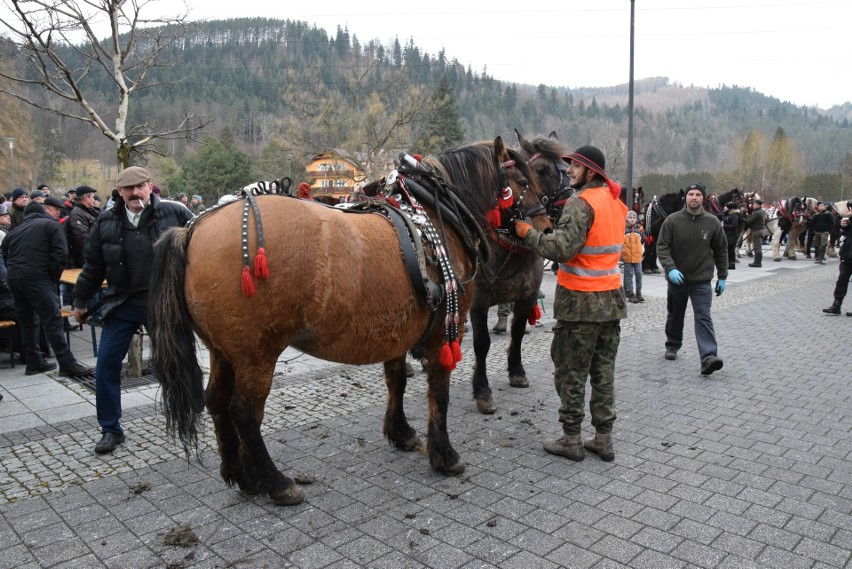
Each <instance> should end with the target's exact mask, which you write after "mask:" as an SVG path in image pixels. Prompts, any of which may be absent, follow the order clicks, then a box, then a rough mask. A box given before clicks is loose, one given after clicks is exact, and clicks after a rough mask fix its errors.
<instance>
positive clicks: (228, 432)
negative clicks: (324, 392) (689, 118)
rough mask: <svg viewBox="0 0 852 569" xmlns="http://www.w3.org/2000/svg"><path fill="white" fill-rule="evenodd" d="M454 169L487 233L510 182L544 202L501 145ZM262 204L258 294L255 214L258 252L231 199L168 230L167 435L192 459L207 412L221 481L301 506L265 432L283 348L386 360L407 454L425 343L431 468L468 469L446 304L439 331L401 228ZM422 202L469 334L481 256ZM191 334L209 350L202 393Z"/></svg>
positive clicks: (160, 319)
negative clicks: (246, 268)
mask: <svg viewBox="0 0 852 569" xmlns="http://www.w3.org/2000/svg"><path fill="white" fill-rule="evenodd" d="M454 160H455V161H456V162H457V164H456V166H455V167H454V168H452V169H451V170H452V172H453V175H454V176H455V177H454V178H452V179H448V180H446V181H447V182H448V183H450V184H455V185H457V186H461V185H464V186H465V190H464V191H458V193H457V195H458V197H459V199H460V201H461V202H463V204H464V206H465V207H466V208H467V210H468V211H469V212H470V216H471V217H472V218H474V219H476V222H477V223H478V224H479V228H483V227H485V226H486V223H487V222H486V219H488V215H489V212H490V211H492V210H493V209H494V208H495V207H496V205H497V203H498V200H499V199H501V193H502V190H501V188H504V187H507V181H508V187H509V188H510V191H511V194H512V196H513V198H514V199H515V200H518V201H520V198H521V197H522V196H523V197H524V202H523V203H525V204H527V203H528V202H529V201H532V200H534V199H535V197H534V196H533V194H532V193H531V192H529V190H528V189H527V188H526V187H523V186H521V185H520V184H518V183H517V182H516V181H515V176H514V175H513V174H512V171H513V170H515V169H514V168H506V167H503V164H504V163H505V162H507V161H508V160H509V153H508V151H507V149H506V148H504V147H503V143H502V140H501V139H499V138H498V139H497V140H496V141H495V142H494V144H493V145H488V148H486V147H483V145H479V146H471V147H468V148H467V149H459V150H457V151H456V153H455V154H454ZM438 162H440V163H443V162H442V160H441V159H438ZM448 171H450V169H448ZM392 174H394V173H392ZM388 179H389V182H388V183H390V179H391V176H389V178H388ZM412 179H413V178H412ZM395 183H400V184H401V183H402V182H399V181H398V180H397V181H396V182H395ZM394 191H396V190H394ZM254 199H255V201H256V204H257V206H258V209H259V215H260V216H261V218H262V221H263V222H264V223H263V224H262V228H263V237H264V240H265V243H266V247H265V248H264V249H265V258H266V260H267V263H268V277H267V278H266V279H265V280H260V279H258V280H257V281H256V296H254V297H252V298H247V297H246V295H245V294H244V292H243V290H242V288H241V279H240V267H241V265H242V264H244V263H246V262H247V260H248V258H249V257H245V256H244V253H243V247H242V243H241V238H242V236H241V228H242V223H243V218H244V217H245V218H246V221H245V223H246V225H247V228H248V231H247V232H246V234H247V248H248V251H249V252H251V253H252V255H253V254H254V252H255V251H257V250H258V235H257V224H256V222H255V223H254V224H252V223H251V221H252V219H251V218H250V216H248V214H247V213H246V214H243V213H242V212H241V208H239V207H237V206H236V205H234V204H233V203H230V204H227V205H225V206H222V207H221V208H218V209H215V210H213V211H211V212H210V213H207V214H205V215H203V216H201V217H200V218H198V219H197V222H196V223H195V225H194V226H193V227H192V229H191V230H190V229H187V228H176V229H172V230H169V231H168V232H167V233H165V234H164V235H163V236H162V238H161V239H160V240H159V241H158V242H157V243H156V245H155V259H156V263H155V266H153V267H152V275H153V278H152V282H151V287H152V290H156V291H158V292H157V295H155V296H156V301H155V302H152V304H151V306H150V307H149V315H148V318H149V325H150V331H151V339H152V366H153V368H154V370H155V373H156V375H157V377H158V378H159V380H160V383H161V385H162V388H163V403H164V411H165V415H166V427H167V430H168V431H169V432H170V433H172V434H177V436H178V437H179V438H180V439H181V442H182V443H183V446H184V449H185V450H186V451H187V453H189V452H190V450H191V449H192V448H197V442H198V441H197V437H198V429H199V427H200V421H201V417H200V416H201V413H203V411H204V406H205V405H206V407H207V410H208V411H209V413H210V416H211V417H212V419H213V424H214V427H215V432H216V438H217V443H218V448H219V455H220V458H221V466H220V473H221V476H222V478H223V479H224V480H225V482H227V483H228V484H237V485H238V486H239V488H240V489H242V490H243V491H245V492H247V493H267V494H269V496H270V497H271V499H272V500H273V501H274V502H275V503H277V504H282V505H289V504H298V503H301V502H302V501H303V499H304V492H303V491H302V489H301V488H299V487H298V485H297V484H296V483H295V481H294V480H293V479H292V478H290V477H287V476H285V475H284V474H282V473H281V472H280V471H279V470H278V469H277V468H276V466H275V464H274V463H273V461H272V458H271V457H270V455H269V453H268V451H267V448H266V445H265V443H264V440H263V437H262V435H261V430H260V427H261V422H262V421H263V416H264V406H265V402H266V398H267V397H268V395H269V392H270V388H271V385H272V378H273V372H274V370H275V365H276V362H277V360H278V357H279V355H280V354H281V352H282V351H283V350H284V349H285V348H286V347H287V346H293V347H295V348H297V349H299V350H301V351H303V352H305V353H308V354H311V355H313V356H315V357H318V358H322V359H326V360H331V361H336V362H341V363H346V364H356V365H361V364H372V363H378V362H383V363H384V372H385V382H386V384H387V389H388V402H387V410H386V413H385V419H384V434H385V436H386V437H387V438H388V440H389V441H390V442H391V443H392V444H393V445H394V446H395V447H396V448H398V449H401V450H406V451H411V450H414V449H416V448H418V447H419V445H420V439H419V438H418V436H417V434H416V432H415V431H414V429H412V428H411V426H410V425H409V423H408V420H407V419H406V416H405V411H404V409H403V395H404V392H405V387H406V381H407V380H406V376H405V355H406V352H407V351H409V350H411V349H412V348H413V347H419V348H420V352H421V356H422V361H423V365H424V369H425V370H426V371H427V373H428V379H427V382H428V400H429V404H428V426H427V441H428V442H427V449H426V450H427V453H428V456H429V461H430V463H431V466H432V468H434V469H435V470H436V471H438V472H442V473H447V474H458V473H461V472H462V471H464V468H465V463H464V462H463V461H462V460H461V458H460V457H459V455H458V454H457V453H456V451H455V449H453V446H452V444H451V443H450V440H449V436H448V433H447V405H448V400H449V381H450V369H449V367H448V366H446V365H445V364H444V362H442V357H443V354H442V348H446V345H447V328H445V326H444V321H445V308H446V304H447V302H446V300H443V301H442V302H441V305H440V306H438V308H437V315H438V318H437V324H435V322H432V323H431V324H430V321H431V320H432V319H433V317H434V315H435V314H436V312H433V311H430V310H429V309H428V308H427V307H425V306H424V304H425V303H422V302H421V298H420V297H419V295H418V294H417V293H416V292H415V288H414V287H413V285H412V280H411V278H410V276H409V272H408V271H407V270H406V266H405V263H404V262H403V261H402V255H401V254H400V250H401V240H400V239H399V238H398V237H397V233H396V232H395V231H394V229H393V226H392V224H391V223H390V222H389V221H388V219H387V218H385V217H383V216H382V215H377V214H373V213H367V214H356V213H347V212H344V211H341V210H339V209H335V208H330V207H326V206H323V205H321V204H318V203H314V202H309V201H304V200H298V199H293V198H289V197H284V196H258V197H256V198H254ZM239 202H240V203H244V200H239ZM423 205H424V208H425V209H426V211H425V215H426V217H428V218H429V219H432V220H436V221H435V222H434V223H433V226H434V227H436V228H441V227H442V226H443V228H444V229H443V230H442V231H443V235H444V238H443V243H444V245H445V249H446V251H447V254H446V255H443V249H441V250H440V251H436V249H437V248H434V247H432V246H430V245H428V244H427V245H425V246H424V249H425V251H426V255H427V257H428V259H426V270H427V271H428V273H429V275H430V278H431V280H432V281H433V284H434V283H440V282H442V281H441V279H440V275H439V272H441V270H442V269H445V271H444V272H446V269H447V268H448V267H451V268H452V270H453V271H454V272H455V275H456V276H457V279H458V296H457V314H458V315H459V317H460V318H459V320H458V325H457V330H458V337H460V336H461V334H462V333H463V324H464V315H465V314H466V313H467V310H468V308H469V306H470V304H471V300H472V298H473V290H474V287H473V282H472V280H473V279H474V276H475V273H476V266H475V265H476V262H477V260H476V259H475V258H474V255H471V254H470V249H471V247H470V246H469V244H468V241H469V240H466V239H465V238H464V233H463V232H462V231H460V230H458V229H457V228H456V226H454V225H453V224H452V223H451V219H450V216H448V215H446V214H445V215H443V217H442V218H441V222H439V221H438V218H437V216H436V215H435V210H434V209H433V207H430V206H426V204H425V203H424V204H423ZM415 233H416V231H415ZM478 234H479V235H480V236H481V235H482V231H479V233H478ZM258 253H259V251H258ZM482 256H485V254H484V253H483V254H482ZM436 257H437V258H436ZM442 259H443V261H442ZM442 262H443V263H445V264H444V265H442V264H441V263H442ZM445 296H449V294H447V295H445ZM448 316H451V315H450V314H449V313H448ZM432 324H435V325H432ZM449 329H450V330H452V328H449ZM194 334H197V336H198V337H199V338H200V339H201V341H202V342H203V343H204V345H205V346H206V347H207V348H208V349H209V351H210V378H209V382H208V385H207V388H206V391H204V390H203V389H202V381H203V376H202V372H201V368H200V366H199V363H198V359H197V354H196V345H195V337H194Z"/></svg>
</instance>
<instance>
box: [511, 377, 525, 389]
mask: <svg viewBox="0 0 852 569" xmlns="http://www.w3.org/2000/svg"><path fill="white" fill-rule="evenodd" d="M509 385H511V386H512V387H529V386H530V382H529V381H527V376H525V375H510V376H509Z"/></svg>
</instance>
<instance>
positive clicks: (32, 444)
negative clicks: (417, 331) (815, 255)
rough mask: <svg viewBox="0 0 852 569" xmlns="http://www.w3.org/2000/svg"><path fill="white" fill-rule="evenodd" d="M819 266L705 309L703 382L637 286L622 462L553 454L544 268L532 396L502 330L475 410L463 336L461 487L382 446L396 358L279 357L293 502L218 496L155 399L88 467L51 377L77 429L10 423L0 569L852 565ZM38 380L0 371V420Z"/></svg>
mask: <svg viewBox="0 0 852 569" xmlns="http://www.w3.org/2000/svg"><path fill="white" fill-rule="evenodd" d="M805 263H806V262H804V261H803V262H800V263H799V264H795V268H793V265H794V264H791V263H790V262H785V264H784V265H770V266H769V267H768V269H767V270H762V271H760V272H758V271H751V272H749V271H747V270H745V271H742V270H740V271H735V272H734V273H732V277H731V279H729V283H730V284H729V287H728V290H727V291H726V293H725V295H723V296H722V297H719V298H715V299H714V306H713V313H714V321H715V324H716V329H717V336H718V340H719V346H720V356H722V357H723V358H724V360H725V366H724V368H723V369H722V370H721V371H719V372H717V373H716V374H714V375H712V376H709V377H705V376H701V375H700V374H699V362H698V355H697V350H696V347H695V343H694V339H693V335H692V331H691V320H688V321H687V326H686V329H685V338H684V348H683V349H682V350H681V352H680V354H679V357H678V359H677V360H676V361H673V362H669V361H665V360H664V359H663V357H662V356H663V341H664V335H663V326H664V321H665V297H664V286H665V285H664V283H663V280H662V278H661V277H660V276H658V275H654V276H646V277H645V292H646V294H645V296H646V298H647V299H648V300H647V302H645V303H643V304H638V305H630V317H629V318H628V319H627V320H625V321H624V322H623V326H622V345H621V349H620V351H619V357H618V369H617V386H618V392H617V396H618V421H617V422H616V426H615V431H614V436H615V440H616V444H615V449H616V459H615V461H614V462H612V463H604V462H601V461H599V460H598V459H597V458H596V457H595V456H589V457H587V458H586V460H585V461H583V462H580V463H572V462H569V461H566V460H564V459H562V458H559V457H553V456H551V455H548V454H546V453H545V452H544V450H543V449H542V441H543V440H544V439H545V438H552V437H554V436H556V435H557V434H558V433H559V431H560V428H559V423H558V422H557V420H556V409H557V405H558V399H557V397H556V394H555V392H554V389H553V383H552V369H553V368H552V364H551V361H550V356H549V348H550V332H549V328H550V326H551V325H552V321H550V320H548V318H547V317H548V316H549V312H550V310H549V303H550V302H551V301H552V292H553V287H554V282H555V279H554V278H553V277H552V276H551V275H548V277H547V278H546V282H545V285H544V286H543V290H544V292H545V293H546V294H547V297H548V298H547V302H548V304H547V306H548V310H547V311H546V317H545V320H544V322H545V326H544V327H542V328H534V329H533V330H532V332H531V333H530V334H529V335H528V336H527V337H526V339H525V342H524V346H523V353H524V361H525V365H526V368H527V372H528V376H529V378H530V384H531V386H530V388H528V389H515V388H511V387H509V386H508V382H507V378H506V372H505V349H506V346H507V345H508V339H507V337H506V336H505V335H501V336H493V337H492V340H493V345H492V349H491V353H490V355H489V369H490V377H491V383H492V386H494V387H495V388H496V389H495V395H496V397H497V400H498V405H499V410H498V412H497V413H496V414H495V415H491V416H485V415H480V414H479V413H477V412H476V409H475V405H474V404H473V401H472V400H471V397H470V385H469V381H470V376H471V369H472V368H471V365H472V361H473V354H472V348H471V344H470V338H469V337H467V338H465V341H464V344H463V350H464V359H463V360H462V362H461V364H460V366H459V368H458V369H457V371H456V372H455V373H454V374H453V380H452V391H451V400H450V415H449V418H448V425H449V432H450V438H451V440H452V442H453V444H454V446H455V448H456V450H457V451H458V452H459V454H460V455H461V456H462V458H463V459H464V460H465V461H466V463H467V465H468V466H467V470H466V471H465V473H464V474H463V475H462V476H458V477H444V476H441V475H438V474H436V473H434V472H432V471H431V470H430V469H429V465H428V460H427V458H426V457H425V456H423V455H422V454H421V453H418V452H414V453H404V452H400V451H396V450H394V449H392V448H391V447H390V446H389V445H388V444H387V442H386V441H385V440H384V438H383V436H382V420H383V415H384V401H385V389H384V382H383V379H382V375H381V368H380V366H364V367H351V366H342V365H338V364H333V363H327V362H320V361H318V360H314V359H312V358H310V357H308V356H300V357H297V356H295V355H294V354H290V353H289V351H288V352H286V353H285V354H284V356H283V357H282V362H281V363H280V365H279V366H278V368H277V372H276V379H275V382H274V385H273V392H272V394H271V396H270V398H269V400H268V402H267V412H266V418H265V420H264V434H265V437H266V442H267V445H268V446H269V450H270V453H271V455H272V457H273V459H274V460H275V461H276V463H277V465H278V466H279V467H280V468H281V469H282V470H283V471H284V472H286V473H288V474H290V475H296V476H298V477H300V479H302V480H304V481H305V482H306V483H307V484H306V485H305V486H304V488H305V490H306V494H307V499H306V501H305V503H304V504H302V505H299V506H295V507H279V506H275V505H273V504H272V503H271V502H270V500H269V499H268V498H266V497H257V496H245V495H243V494H241V493H240V492H239V491H237V490H235V489H233V488H228V487H227V486H225V485H224V483H223V482H222V481H221V479H220V478H219V472H218V457H217V455H216V453H215V449H214V447H213V442H212V440H213V439H212V433H211V432H209V430H210V429H208V432H207V433H206V436H205V437H204V439H203V450H202V460H201V461H197V460H194V459H193V460H189V461H188V460H186V458H185V457H184V456H183V454H182V451H181V450H180V449H179V447H178V446H177V445H176V444H175V443H174V442H173V441H171V440H170V439H169V438H168V437H167V436H166V435H165V433H164V429H163V427H164V421H163V418H162V416H161V415H160V413H159V412H158V410H157V405H156V403H154V401H155V400H156V390H152V389H150V388H149V390H148V391H149V392H153V395H151V396H150V398H149V399H147V400H141V403H139V404H137V405H135V406H133V407H132V408H130V409H127V410H126V412H125V419H124V421H123V423H124V425H125V429H126V431H127V437H128V439H127V443H126V444H125V445H123V446H121V447H119V449H118V450H117V451H116V452H115V453H114V455H111V456H109V455H108V456H106V457H99V456H96V455H95V454H94V452H93V450H92V449H93V445H94V442H95V440H96V438H97V436H98V429H97V424H96V421H95V420H94V417H93V416H92V415H93V414H94V413H93V408H92V406H91V400H92V396H91V394H90V393H89V392H88V391H87V390H86V389H85V388H83V387H81V386H79V385H77V384H73V383H72V382H66V383H62V384H59V387H61V389H62V393H63V395H62V396H63V397H68V398H69V399H68V400H69V401H73V402H74V403H73V404H74V405H77V404H80V405H82V407H81V409H82V410H83V412H82V413H80V414H79V416H78V417H77V418H72V419H70V420H63V419H62V418H61V414H59V413H58V412H57V414H56V419H55V420H50V417H48V418H47V420H45V419H44V417H43V416H42V418H41V419H40V420H39V421H38V422H37V426H32V427H31V426H29V425H30V424H31V423H29V422H28V419H26V416H25V415H23V414H22V415H14V417H15V418H16V419H15V420H17V421H20V425H21V426H20V427H19V428H15V427H14V426H11V427H10V426H9V425H8V423H7V424H6V426H5V427H3V429H2V430H0V568H2V567H81V568H92V567H116V568H119V567H121V568H125V567H126V568H137V567H138V568H143V567H170V568H180V567H270V568H273V567H299V568H305V569H309V568H317V569H320V568H322V569H325V568H335V569H338V568H339V569H342V568H345V567H375V568H384V567H387V568H396V567H411V568H420V567H434V568H473V567H505V568H533V567H534V568H539V567H577V568H585V567H589V568H596V569H604V568H611V567H613V568H614V567H634V568H668V567H672V568H680V567H707V568H734V567H761V568H800V567H801V568H838V567H839V568H842V567H852V385H850V381H849V377H850V373H849V370H850V369H852V350H850V344H849V338H850V331H852V318H847V317H845V316H840V317H831V316H826V315H824V314H822V312H821V308H823V307H825V306H827V305H828V303H830V300H831V290H832V287H833V283H834V280H835V278H836V275H837V270H836V269H837V267H836V264H835V263H836V261H833V262H832V263H830V264H829V265H827V266H824V267H820V266H813V264H811V263H807V264H805ZM742 266H743V265H741V267H742ZM735 277H736V278H735ZM737 278H739V279H740V281H741V282H734V281H736V279H737ZM850 307H852V305H850ZM848 308H849V307H848ZM850 309H852V308H850ZM494 318H495V315H494V314H492V322H493V320H494ZM83 335H85V334H83ZM78 353H79V351H78ZM92 361H93V360H92ZM415 367H416V368H419V366H417V365H416V364H415ZM37 377H40V378H43V380H44V382H45V384H34V385H44V386H45V387H44V389H47V388H48V384H51V383H52V384H53V387H54V388H55V387H56V385H57V383H58V381H59V379H58V378H56V377H53V376H34V379H33V381H36V379H35V378H37ZM27 380H29V378H26V379H24V376H23V366H18V367H16V368H15V370H2V373H0V392H4V393H6V394H7V399H6V400H4V401H3V402H2V403H0V417H2V416H4V415H3V414H4V413H6V415H5V416H6V417H9V416H11V415H10V413H12V411H8V409H12V407H8V405H9V404H10V399H11V397H9V395H12V394H14V393H18V392H19V391H16V390H14V389H12V388H10V386H19V385H20V384H19V383H16V382H23V381H27ZM17 389H18V390H20V389H21V388H20V387H17ZM424 393H425V378H424V375H423V373H421V372H418V373H417V375H416V376H415V377H414V378H413V379H412V380H410V382H409V389H408V392H407V397H406V404H407V408H406V409H407V415H408V417H409V419H410V421H411V423H412V426H414V427H415V428H416V429H417V430H418V432H420V433H421V435H422V434H423V433H424V429H425V416H426V401H425V396H424ZM125 395H126V396H127V397H128V398H131V397H132V396H133V395H134V393H126V394H125ZM135 395H138V394H135ZM145 401H150V402H149V403H145ZM11 403H12V404H15V402H14V401H11ZM3 406H7V407H3ZM48 415H49V414H48ZM34 420H35V419H34ZM34 424H35V423H34ZM584 428H585V430H586V431H587V432H590V431H591V427H590V426H589V424H588V422H587V423H586V424H585V425H584Z"/></svg>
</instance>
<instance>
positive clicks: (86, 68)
mask: <svg viewBox="0 0 852 569" xmlns="http://www.w3.org/2000/svg"><path fill="white" fill-rule="evenodd" d="M1 1H2V4H3V5H4V6H5V8H6V10H4V14H3V15H2V16H0V24H2V26H3V27H4V28H5V29H6V30H8V32H9V34H10V36H11V46H10V47H11V49H12V50H13V53H12V54H10V55H12V56H13V57H14V61H16V62H17V65H16V66H15V68H13V69H0V76H2V77H5V78H7V79H9V80H11V81H13V82H15V83H17V84H19V86H23V87H26V88H29V87H40V88H42V89H43V91H44V92H46V94H47V96H46V97H45V98H43V99H30V98H29V97H28V96H27V93H26V90H28V89H25V90H24V92H23V93H22V92H18V91H13V90H11V89H6V88H4V86H3V85H2V84H0V92H2V93H5V94H7V95H9V96H10V97H13V98H15V99H18V100H20V101H23V102H25V103H27V104H29V105H32V106H34V107H36V108H39V109H44V110H47V111H49V112H51V113H54V114H57V115H60V116H63V117H68V118H71V119H75V120H79V121H83V122H85V123H89V124H91V125H92V126H94V127H95V128H97V129H98V130H100V131H101V132H102V133H103V134H104V136H106V137H107V138H109V139H110V140H111V141H112V142H113V143H114V144H115V145H116V149H117V158H118V164H119V166H120V167H126V166H127V165H128V164H129V162H130V156H131V154H132V153H134V152H137V153H140V154H144V153H145V152H156V149H155V148H154V147H153V146H152V143H153V142H155V141H156V140H157V139H161V140H162V139H166V140H168V139H179V138H193V139H194V138H195V135H196V134H197V133H198V131H200V130H202V129H203V128H204V126H205V125H206V124H207V123H206V122H205V121H204V120H201V119H197V118H196V117H195V115H192V114H188V115H186V116H184V117H183V118H182V119H181V120H179V121H178V124H177V125H172V126H161V125H156V124H150V123H147V122H142V123H139V124H130V125H128V111H129V108H130V100H131V96H132V95H133V94H134V93H136V92H138V91H140V90H142V89H150V88H154V87H157V86H159V85H158V84H157V83H156V82H154V81H150V80H149V72H150V71H151V70H152V69H154V68H156V67H163V66H166V65H167V64H166V63H165V62H164V57H163V50H165V49H166V48H167V47H169V46H171V45H173V44H174V42H175V41H176V40H178V39H179V38H180V37H182V36H183V35H184V33H185V30H186V28H185V23H186V17H187V15H186V14H185V13H182V14H179V15H176V16H168V17H157V18H152V19H146V18H143V17H142V12H143V10H145V9H146V8H147V7H148V5H149V4H150V3H151V0H1ZM5 12H8V14H7V13H5ZM96 22H104V25H107V24H108V26H109V36H108V37H106V38H105V39H103V40H102V39H100V38H99V37H98V36H97V35H96V30H95V26H97V25H98V24H96ZM81 37H82V41H80V39H79V38H81ZM75 39H76V40H77V41H76V42H75ZM4 43H7V44H8V43H9V42H4ZM3 51H7V50H5V49H4V50H3ZM103 74H106V75H105V76H106V77H108V78H109V80H110V82H111V84H112V85H114V88H115V92H116V95H117V97H116V99H115V100H116V101H117V107H114V108H113V107H110V108H106V107H105V106H104V105H100V108H99V105H98V104H97V103H95V102H94V101H92V100H91V98H90V97H87V94H86V92H85V89H86V86H87V84H88V83H87V81H90V80H92V79H93V78H95V77H98V76H100V77H103V76H104V75H103ZM111 104H112V103H110V105H111ZM110 113H115V116H114V120H113V122H112V126H110V125H109V124H108V120H109V118H108V117H109V114H110Z"/></svg>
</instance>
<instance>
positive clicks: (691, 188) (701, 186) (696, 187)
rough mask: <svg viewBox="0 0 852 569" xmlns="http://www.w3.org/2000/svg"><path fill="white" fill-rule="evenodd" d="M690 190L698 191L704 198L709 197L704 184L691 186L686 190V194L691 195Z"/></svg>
mask: <svg viewBox="0 0 852 569" xmlns="http://www.w3.org/2000/svg"><path fill="white" fill-rule="evenodd" d="M689 190H698V191H699V192H701V195H702V196H703V197H705V198H706V197H707V188H705V187H704V184H690V185H689V187H688V188H686V193H687V194H688V193H689Z"/></svg>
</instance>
